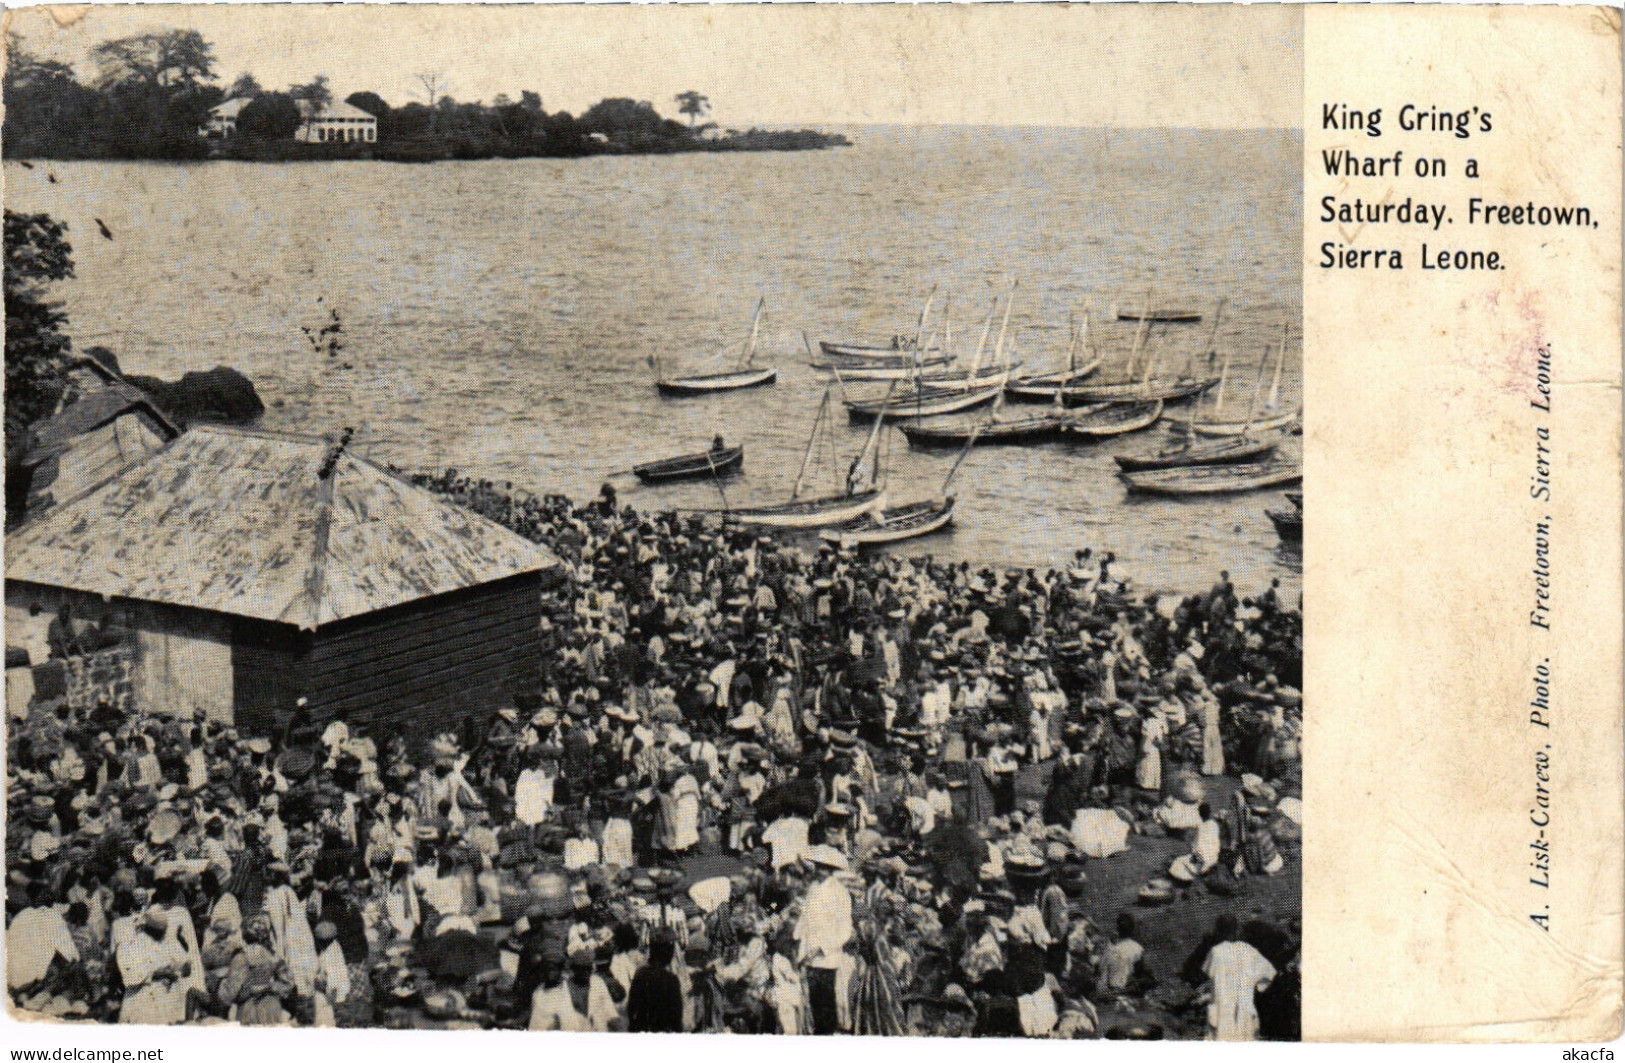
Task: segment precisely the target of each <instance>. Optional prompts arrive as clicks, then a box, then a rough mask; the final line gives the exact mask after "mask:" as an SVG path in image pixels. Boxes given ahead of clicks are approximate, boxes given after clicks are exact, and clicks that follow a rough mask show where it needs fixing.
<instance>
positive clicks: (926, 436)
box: [897, 395, 1077, 447]
mask: <svg viewBox="0 0 1625 1063" xmlns="http://www.w3.org/2000/svg"><path fill="white" fill-rule="evenodd" d="M1003 405H1004V396H1003V395H1001V396H999V397H998V398H997V399H995V400H994V401H993V409H992V410H991V411H989V413H988V415H987V416H985V417H984V416H982V415H980V414H958V415H949V416H945V417H928V418H924V419H921V420H913V421H899V422H898V423H897V428H898V430H899V431H900V432H902V433H903V436H904V437H905V438H906V439H907V440H908V443H909V446H911V447H950V446H957V445H959V444H961V443H966V442H968V441H969V440H971V439H980V440H981V441H982V443H983V444H984V445H989V446H991V445H997V444H1021V443H1048V442H1051V441H1052V440H1057V439H1060V438H1061V437H1062V436H1064V435H1065V434H1066V430H1067V428H1068V427H1069V426H1070V425H1071V424H1072V422H1073V421H1074V419H1075V418H1076V417H1077V415H1076V414H1074V413H1072V412H1070V411H1068V410H1067V409H1066V408H1065V407H1063V406H1062V405H1061V403H1060V400H1059V398H1057V399H1056V400H1055V402H1054V404H1053V406H1052V407H1051V408H1050V409H1048V410H1043V411H1041V412H1022V413H1018V414H1016V415H1015V416H1012V417H1000V416H999V409H1000V408H1001V407H1002V406H1003ZM1027 409H1028V410H1029V411H1030V410H1031V408H1030V407H1028V408H1027Z"/></svg>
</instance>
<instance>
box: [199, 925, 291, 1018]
mask: <svg viewBox="0 0 1625 1063" xmlns="http://www.w3.org/2000/svg"><path fill="white" fill-rule="evenodd" d="M293 991H294V985H293V977H292V976H291V975H290V974H289V973H288V965H287V964H285V963H283V962H282V960H281V959H279V958H278V957H277V955H276V953H274V952H272V951H271V921H270V920H269V919H267V918H266V917H265V916H263V915H257V916H254V917H253V918H252V919H250V920H249V921H248V922H247V923H246V924H245V925H244V926H243V948H242V950H241V951H240V952H238V953H237V955H236V956H234V957H233V958H232V961H231V968H230V970H228V971H227V972H226V976H225V977H224V978H223V979H221V980H220V987H219V989H217V990H216V996H217V997H218V998H219V1000H220V1002H221V1003H223V1004H226V1005H227V1006H230V1007H235V1009H236V1017H237V1022H238V1023H239V1024H240V1025H243V1026H282V1025H284V1024H286V1023H287V1021H288V1013H287V1011H285V1010H284V1009H283V1007H282V1000H283V998H284V997H286V996H288V995H290V994H291V993H293Z"/></svg>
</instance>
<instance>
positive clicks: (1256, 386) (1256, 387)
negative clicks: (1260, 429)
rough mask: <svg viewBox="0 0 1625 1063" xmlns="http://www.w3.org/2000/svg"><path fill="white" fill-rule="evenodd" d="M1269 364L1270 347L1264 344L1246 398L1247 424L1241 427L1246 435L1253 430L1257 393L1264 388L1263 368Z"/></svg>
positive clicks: (1266, 367) (1256, 410)
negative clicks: (1256, 374) (1250, 390)
mask: <svg viewBox="0 0 1625 1063" xmlns="http://www.w3.org/2000/svg"><path fill="white" fill-rule="evenodd" d="M1269 364H1270V349H1269V345H1268V344H1265V345H1264V357H1263V358H1261V359H1259V362H1258V376H1256V377H1255V378H1253V393H1252V397H1250V398H1249V399H1248V400H1247V425H1246V427H1245V428H1243V429H1242V433H1241V434H1242V435H1246V434H1247V433H1248V432H1251V431H1252V430H1253V418H1254V416H1255V415H1256V414H1257V412H1258V393H1259V392H1260V391H1262V390H1263V389H1264V370H1266V369H1268V368H1269Z"/></svg>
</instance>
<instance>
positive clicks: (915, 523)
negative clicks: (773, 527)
mask: <svg viewBox="0 0 1625 1063" xmlns="http://www.w3.org/2000/svg"><path fill="white" fill-rule="evenodd" d="M977 436H978V433H977V432H975V431H973V432H972V433H971V434H970V436H969V437H968V438H967V439H966V440H965V446H964V449H962V450H961V451H960V452H959V457H958V458H956V459H954V464H953V467H952V468H950V469H949V470H948V475H947V476H946V477H945V478H944V479H943V481H942V487H941V489H939V490H938V491H937V495H936V497H935V498H928V499H924V500H922V501H919V502H909V503H907V504H905V505H901V506H893V507H891V508H883V509H877V510H870V511H869V514H868V516H865V517H859V518H857V519H855V520H852V521H849V522H847V523H846V524H843V525H842V526H840V527H839V528H829V529H827V530H825V531H823V532H820V533H819V534H820V535H821V536H822V537H823V538H824V539H826V540H828V541H829V542H832V543H839V544H841V545H842V546H874V545H878V544H882V543H895V542H900V541H902V540H904V539H918V538H919V537H920V536H922V535H930V534H931V533H932V532H936V531H941V530H942V529H943V528H946V527H947V526H948V525H950V524H952V523H953V520H954V496H953V495H951V494H949V493H948V486H949V485H950V484H952V483H953V480H954V474H955V473H957V472H958V471H959V466H960V465H962V464H963V463H964V461H965V458H966V456H967V455H969V454H970V448H971V447H973V446H975V445H976V439H977Z"/></svg>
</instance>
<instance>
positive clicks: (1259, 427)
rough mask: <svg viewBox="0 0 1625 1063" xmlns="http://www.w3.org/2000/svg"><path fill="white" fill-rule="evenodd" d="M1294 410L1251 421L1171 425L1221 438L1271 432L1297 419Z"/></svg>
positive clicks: (1182, 429)
mask: <svg viewBox="0 0 1625 1063" xmlns="http://www.w3.org/2000/svg"><path fill="white" fill-rule="evenodd" d="M1297 417H1298V415H1297V413H1296V411H1294V412H1292V413H1282V414H1276V415H1274V416H1271V417H1260V418H1257V419H1256V420H1252V421H1177V422H1175V423H1174V424H1173V425H1172V426H1171V427H1172V428H1173V430H1174V431H1175V432H1179V433H1182V434H1192V433H1194V434H1195V435H1199V436H1207V437H1208V438H1209V439H1223V438H1228V437H1233V436H1240V435H1246V434H1248V433H1249V432H1273V431H1276V430H1277V429H1281V428H1286V427H1288V426H1289V425H1291V424H1292V422H1293V421H1295V420H1297Z"/></svg>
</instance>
